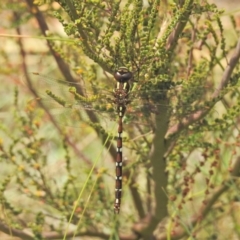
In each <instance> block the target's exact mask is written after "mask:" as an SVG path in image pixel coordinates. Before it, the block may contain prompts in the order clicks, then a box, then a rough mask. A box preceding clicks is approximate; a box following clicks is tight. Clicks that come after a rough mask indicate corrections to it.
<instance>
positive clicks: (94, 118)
mask: <svg viewBox="0 0 240 240" xmlns="http://www.w3.org/2000/svg"><path fill="white" fill-rule="evenodd" d="M26 2H27V4H28V6H29V8H30V10H31V12H32V14H33V15H34V16H35V18H36V19H37V21H38V24H39V27H40V30H41V32H42V34H43V35H44V36H45V37H47V35H46V32H47V31H48V26H47V23H46V22H45V19H44V17H43V15H42V13H41V12H40V11H39V9H38V8H37V7H36V6H35V5H34V4H33V1H32V0H26ZM46 42H47V44H48V47H49V49H50V52H51V54H52V56H53V57H54V59H55V61H56V63H57V65H58V68H59V70H60V71H61V73H62V75H63V76H64V78H65V79H66V81H69V82H76V79H75V78H74V77H73V76H72V74H71V71H70V69H69V67H68V64H67V63H66V62H65V61H64V60H63V59H62V58H61V56H60V55H59V54H58V53H57V52H56V51H55V50H54V49H53V48H52V45H51V43H50V41H49V40H48V39H47V38H46ZM77 91H78V93H80V94H82V95H83V93H84V91H83V90H82V89H81V88H80V86H79V87H77ZM44 109H46V108H44ZM86 113H87V114H88V116H89V119H90V120H91V122H93V123H99V120H98V118H97V116H96V114H95V113H94V112H93V111H88V110H86ZM52 119H53V118H52V117H50V120H51V121H52ZM95 130H96V129H95ZM96 131H97V130H96ZM97 134H98V135H99V136H102V135H101V133H100V132H99V131H97ZM101 139H102V142H105V139H103V137H102V138H101ZM106 148H107V149H109V153H110V154H111V156H112V158H113V159H114V156H115V153H116V150H115V148H114V146H113V144H111V142H107V143H106Z"/></svg>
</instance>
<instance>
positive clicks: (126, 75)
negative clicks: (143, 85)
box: [114, 67, 133, 83]
mask: <svg viewBox="0 0 240 240" xmlns="http://www.w3.org/2000/svg"><path fill="white" fill-rule="evenodd" d="M132 76H133V74H132V72H130V71H129V70H128V69H127V68H126V67H120V68H119V69H118V70H117V71H116V72H115V73H114V78H115V79H116V80H117V81H118V82H120V83H126V82H128V81H129V80H130V79H131V78H132Z"/></svg>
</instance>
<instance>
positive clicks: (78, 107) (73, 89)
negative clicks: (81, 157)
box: [24, 73, 213, 127]
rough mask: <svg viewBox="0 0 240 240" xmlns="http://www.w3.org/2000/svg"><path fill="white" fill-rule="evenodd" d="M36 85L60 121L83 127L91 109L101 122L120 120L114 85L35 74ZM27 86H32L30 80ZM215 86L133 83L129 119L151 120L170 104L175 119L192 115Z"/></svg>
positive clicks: (39, 95) (138, 120)
mask: <svg viewBox="0 0 240 240" xmlns="http://www.w3.org/2000/svg"><path fill="white" fill-rule="evenodd" d="M31 79H32V88H33V89H34V91H35V92H36V94H37V96H38V97H39V98H38V99H37V98H36V102H39V101H41V102H42V103H43V104H44V106H45V107H46V108H47V109H48V110H49V111H50V112H51V113H52V114H53V115H54V116H55V118H56V119H57V120H58V122H59V123H60V124H64V125H67V126H74V127H75V126H79V124H78V122H79V120H81V121H86V122H88V121H89V116H88V113H89V112H93V113H94V114H96V115H97V116H98V117H99V119H100V120H101V121H104V122H108V121H113V120H116V118H117V113H116V111H115V104H114V99H113V89H114V85H115V82H114V81H115V80H114V79H113V84H112V86H108V87H105V88H102V87H99V86H95V85H90V84H89V85H88V86H86V85H84V84H82V83H81V82H67V81H63V80H58V79H54V78H50V77H48V76H44V75H41V74H39V73H32V74H31ZM24 84H25V85H26V86H29V85H28V84H27V83H26V82H25V83H24ZM212 91H213V88H212V87H209V86H202V85H201V84H196V83H189V82H187V83H186V82H185V83H181V84H180V83H176V84H175V85H173V84H171V85H169V83H166V82H165V83H164V82H163V83H158V84H155V85H154V84H153V83H152V82H151V81H148V82H145V83H138V84H136V85H135V86H132V91H131V92H130V93H129V100H130V103H129V104H128V106H127V112H126V114H125V118H126V119H127V120H128V122H131V121H133V122H139V123H140V120H141V123H142V124H143V123H144V119H146V122H149V114H150V113H156V114H157V113H158V111H159V109H161V107H168V108H169V113H170V114H171V120H172V121H178V120H179V118H181V117H184V116H186V115H188V114H190V113H191V112H193V111H196V110H198V109H200V108H206V107H207V106H206V104H205V103H206V101H207V100H210V96H211V93H212Z"/></svg>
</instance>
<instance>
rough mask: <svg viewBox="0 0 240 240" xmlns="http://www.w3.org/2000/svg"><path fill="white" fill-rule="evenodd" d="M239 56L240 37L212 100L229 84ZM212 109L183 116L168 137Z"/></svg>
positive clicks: (216, 98)
mask: <svg viewBox="0 0 240 240" xmlns="http://www.w3.org/2000/svg"><path fill="white" fill-rule="evenodd" d="M239 58H240V39H239V40H238V43H237V46H236V48H235V50H234V53H233V55H232V57H231V58H230V61H229V63H228V65H227V67H226V69H225V71H224V73H223V76H222V79H221V82H220V83H219V85H218V87H217V88H216V90H215V91H214V93H213V94H212V102H213V103H216V102H217V100H218V98H219V97H220V94H221V90H223V89H224V87H225V86H226V85H227V84H228V82H229V80H230V77H231V74H232V72H233V70H234V68H235V67H236V65H237V63H238V62H239ZM210 110H211V108H209V109H204V110H199V111H197V112H195V113H193V114H191V115H190V116H189V117H186V118H183V119H182V120H181V121H180V122H179V123H178V124H176V125H173V126H172V127H171V128H170V129H169V130H168V132H167V134H166V137H165V138H166V139H167V140H169V137H170V136H172V135H175V134H177V133H178V132H180V131H181V130H182V129H184V128H186V127H188V126H189V125H190V124H192V123H194V122H196V121H198V120H200V119H202V118H203V117H205V116H206V115H207V114H208V112H209V111H210Z"/></svg>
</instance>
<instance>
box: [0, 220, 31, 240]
mask: <svg viewBox="0 0 240 240" xmlns="http://www.w3.org/2000/svg"><path fill="white" fill-rule="evenodd" d="M0 231H1V232H4V233H6V234H8V235H10V236H15V237H19V238H21V239H24V240H25V239H26V240H34V239H36V238H35V237H34V236H33V235H30V234H29V233H26V232H24V231H23V230H19V229H16V228H12V227H10V226H9V225H6V224H5V223H3V222H1V221H0Z"/></svg>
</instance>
